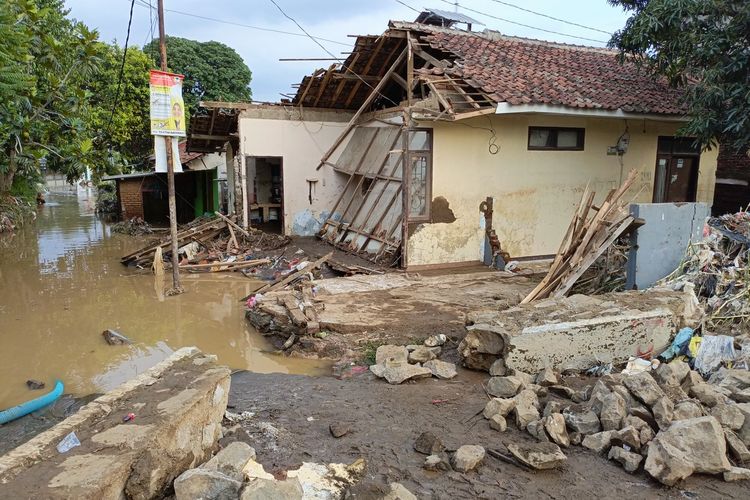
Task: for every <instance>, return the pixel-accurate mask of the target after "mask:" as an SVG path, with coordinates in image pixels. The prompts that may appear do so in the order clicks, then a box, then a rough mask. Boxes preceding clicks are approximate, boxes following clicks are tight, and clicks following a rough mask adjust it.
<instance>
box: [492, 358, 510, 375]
mask: <svg viewBox="0 0 750 500" xmlns="http://www.w3.org/2000/svg"><path fill="white" fill-rule="evenodd" d="M507 372H508V369H507V368H506V367H505V360H504V359H503V358H497V359H496V360H495V361H494V362H493V363H492V365H490V376H491V377H504V376H505V374H506V373H507Z"/></svg>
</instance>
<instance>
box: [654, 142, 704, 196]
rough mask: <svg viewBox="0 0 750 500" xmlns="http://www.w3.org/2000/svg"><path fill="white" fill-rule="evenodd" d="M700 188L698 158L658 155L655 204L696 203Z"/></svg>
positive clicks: (655, 177)
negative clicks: (697, 191)
mask: <svg viewBox="0 0 750 500" xmlns="http://www.w3.org/2000/svg"><path fill="white" fill-rule="evenodd" d="M697 187H698V158H697V157H695V156H673V155H661V154H660V155H658V156H657V158H656V174H655V176H654V197H653V199H654V203H680V202H692V201H695V196H696V190H697Z"/></svg>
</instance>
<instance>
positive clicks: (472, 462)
mask: <svg viewBox="0 0 750 500" xmlns="http://www.w3.org/2000/svg"><path fill="white" fill-rule="evenodd" d="M482 460H484V448H483V447H481V446H479V445H475V444H465V445H463V446H461V447H460V448H459V449H457V450H456V453H455V454H454V455H453V468H454V469H456V470H457V471H458V472H469V471H470V470H473V469H475V468H476V467H477V466H478V465H479V464H480V463H482Z"/></svg>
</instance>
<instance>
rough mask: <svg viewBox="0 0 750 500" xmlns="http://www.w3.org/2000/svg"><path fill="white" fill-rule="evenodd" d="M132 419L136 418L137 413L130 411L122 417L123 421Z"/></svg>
mask: <svg viewBox="0 0 750 500" xmlns="http://www.w3.org/2000/svg"><path fill="white" fill-rule="evenodd" d="M131 420H135V413H128V414H127V415H125V416H124V417H122V421H123V422H130V421H131Z"/></svg>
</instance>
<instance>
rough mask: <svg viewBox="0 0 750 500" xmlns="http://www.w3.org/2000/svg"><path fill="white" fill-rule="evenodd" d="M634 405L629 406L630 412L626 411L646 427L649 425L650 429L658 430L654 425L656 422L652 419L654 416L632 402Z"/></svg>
mask: <svg viewBox="0 0 750 500" xmlns="http://www.w3.org/2000/svg"><path fill="white" fill-rule="evenodd" d="M634 403H635V404H634V405H631V406H630V410H628V411H629V412H630V415H632V416H634V417H638V418H640V419H641V420H643V421H644V422H646V423H647V424H648V425H650V426H651V428H653V429H658V428H659V426H658V425H657V424H656V420H655V419H654V415H653V414H652V413H651V410H649V409H648V408H646V407H645V406H643V405H642V404H641V403H639V402H636V401H634Z"/></svg>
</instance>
